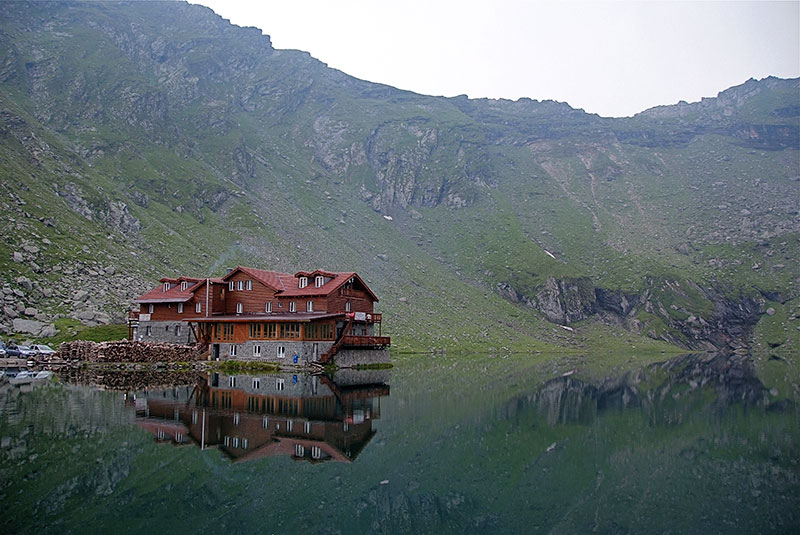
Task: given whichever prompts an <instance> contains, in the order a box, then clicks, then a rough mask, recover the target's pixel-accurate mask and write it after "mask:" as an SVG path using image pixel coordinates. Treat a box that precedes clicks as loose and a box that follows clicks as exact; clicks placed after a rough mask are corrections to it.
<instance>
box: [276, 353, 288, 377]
mask: <svg viewBox="0 0 800 535" xmlns="http://www.w3.org/2000/svg"><path fill="white" fill-rule="evenodd" d="M275 351H276V356H277V358H279V359H285V358H286V346H278V347H277V349H276V350H275ZM278 380H279V381H283V379H278Z"/></svg>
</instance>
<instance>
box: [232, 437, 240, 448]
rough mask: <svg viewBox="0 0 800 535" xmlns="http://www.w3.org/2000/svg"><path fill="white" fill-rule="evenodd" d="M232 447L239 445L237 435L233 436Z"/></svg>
mask: <svg viewBox="0 0 800 535" xmlns="http://www.w3.org/2000/svg"><path fill="white" fill-rule="evenodd" d="M233 447H234V448H238V447H239V437H233Z"/></svg>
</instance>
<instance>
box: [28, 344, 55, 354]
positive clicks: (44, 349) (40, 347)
mask: <svg viewBox="0 0 800 535" xmlns="http://www.w3.org/2000/svg"><path fill="white" fill-rule="evenodd" d="M31 349H33V350H34V351H36V354H37V355H52V354H53V353H55V352H56V351H55V349H53V348H52V347H50V346H48V345H45V344H34V345H32V346H31Z"/></svg>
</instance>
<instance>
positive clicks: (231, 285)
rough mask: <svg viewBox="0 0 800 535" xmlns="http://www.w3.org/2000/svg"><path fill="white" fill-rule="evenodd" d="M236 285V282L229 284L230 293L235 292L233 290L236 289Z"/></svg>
mask: <svg viewBox="0 0 800 535" xmlns="http://www.w3.org/2000/svg"><path fill="white" fill-rule="evenodd" d="M235 284H236V283H235V282H233V281H230V282H229V283H228V291H231V292H232V291H233V290H234V289H235V288H236V287H235V286H234V285H235Z"/></svg>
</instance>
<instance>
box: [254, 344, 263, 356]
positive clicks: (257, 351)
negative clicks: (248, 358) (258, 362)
mask: <svg viewBox="0 0 800 535" xmlns="http://www.w3.org/2000/svg"><path fill="white" fill-rule="evenodd" d="M253 356H254V357H260V356H261V346H260V345H254V346H253Z"/></svg>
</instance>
